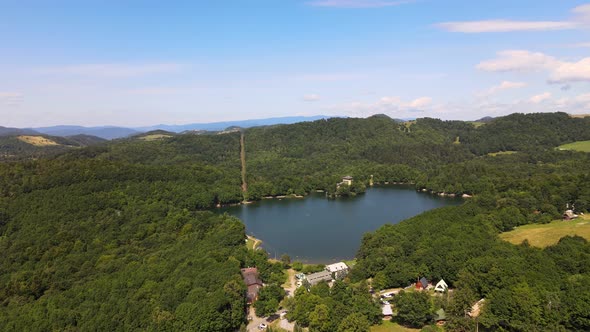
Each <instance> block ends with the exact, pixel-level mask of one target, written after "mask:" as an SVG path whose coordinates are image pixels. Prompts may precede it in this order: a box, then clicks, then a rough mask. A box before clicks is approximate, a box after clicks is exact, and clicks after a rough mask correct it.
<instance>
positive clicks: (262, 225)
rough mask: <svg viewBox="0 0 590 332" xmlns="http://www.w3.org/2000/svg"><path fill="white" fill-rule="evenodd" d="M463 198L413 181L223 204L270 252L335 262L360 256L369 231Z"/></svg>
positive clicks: (455, 202) (278, 254) (314, 261)
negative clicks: (419, 188)
mask: <svg viewBox="0 0 590 332" xmlns="http://www.w3.org/2000/svg"><path fill="white" fill-rule="evenodd" d="M461 202H462V200H461V199H456V198H441V197H438V196H434V195H430V194H423V193H418V192H416V191H415V190H414V189H413V187H410V186H402V185H395V186H393V185H392V186H379V187H374V188H371V189H368V190H367V192H366V193H365V194H363V195H359V196H357V197H354V198H342V199H335V200H331V199H326V198H325V196H324V194H322V193H313V194H311V195H309V196H307V197H306V198H305V199H296V198H288V199H282V200H279V199H272V200H263V201H261V202H257V203H254V204H250V205H240V206H232V207H226V208H222V209H220V211H221V212H227V213H229V214H231V215H234V216H236V217H238V218H240V219H241V220H242V221H243V222H244V223H245V224H246V233H248V234H249V235H252V236H255V237H257V238H259V239H261V240H262V241H263V245H262V246H263V248H264V249H266V250H267V251H268V252H269V253H270V255H271V256H275V255H276V256H277V257H280V255H282V254H284V253H286V254H288V255H289V256H291V259H292V260H301V261H304V262H310V263H331V262H334V261H338V260H343V259H351V258H353V257H354V256H355V254H356V251H357V250H358V248H359V246H360V241H361V238H362V236H363V234H364V233H366V232H369V231H374V230H376V229H377V228H379V227H380V226H381V225H384V224H396V223H398V222H400V221H402V220H404V219H408V218H410V217H413V216H415V215H417V214H420V213H421V212H424V211H427V210H431V209H434V208H437V207H441V206H447V205H458V204H461Z"/></svg>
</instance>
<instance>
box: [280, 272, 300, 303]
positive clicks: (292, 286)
mask: <svg viewBox="0 0 590 332" xmlns="http://www.w3.org/2000/svg"><path fill="white" fill-rule="evenodd" d="M287 273H288V275H289V277H288V278H287V281H286V282H285V283H284V284H283V288H284V289H285V291H286V292H287V296H289V297H293V296H295V290H296V289H297V281H296V280H295V270H293V269H289V270H287Z"/></svg>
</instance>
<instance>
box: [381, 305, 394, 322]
mask: <svg viewBox="0 0 590 332" xmlns="http://www.w3.org/2000/svg"><path fill="white" fill-rule="evenodd" d="M381 313H382V314H383V317H384V318H385V319H391V317H392V316H393V310H391V304H386V305H384V306H383V307H381Z"/></svg>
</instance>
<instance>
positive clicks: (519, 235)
mask: <svg viewBox="0 0 590 332" xmlns="http://www.w3.org/2000/svg"><path fill="white" fill-rule="evenodd" d="M566 235H578V236H581V237H583V238H585V239H587V240H590V217H588V216H582V217H580V218H577V219H574V220H569V221H564V220H555V221H553V222H551V223H549V224H535V225H525V226H520V227H517V228H516V229H514V230H512V231H509V232H505V233H502V234H500V238H502V239H503V240H505V241H508V242H510V243H513V244H521V243H522V241H524V240H525V239H526V240H528V241H529V244H530V245H532V246H535V247H540V248H544V247H547V246H550V245H553V244H556V243H557V242H558V241H559V239H561V238H562V237H564V236H566Z"/></svg>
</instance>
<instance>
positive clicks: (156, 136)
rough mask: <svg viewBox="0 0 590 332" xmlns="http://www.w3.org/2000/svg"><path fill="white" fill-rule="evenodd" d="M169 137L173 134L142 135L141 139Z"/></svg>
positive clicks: (150, 139)
mask: <svg viewBox="0 0 590 332" xmlns="http://www.w3.org/2000/svg"><path fill="white" fill-rule="evenodd" d="M169 137H172V136H170V135H164V134H154V135H146V136H142V137H140V138H139V139H141V140H144V141H155V140H158V139H164V138H169Z"/></svg>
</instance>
